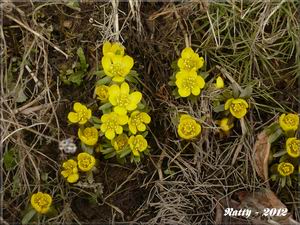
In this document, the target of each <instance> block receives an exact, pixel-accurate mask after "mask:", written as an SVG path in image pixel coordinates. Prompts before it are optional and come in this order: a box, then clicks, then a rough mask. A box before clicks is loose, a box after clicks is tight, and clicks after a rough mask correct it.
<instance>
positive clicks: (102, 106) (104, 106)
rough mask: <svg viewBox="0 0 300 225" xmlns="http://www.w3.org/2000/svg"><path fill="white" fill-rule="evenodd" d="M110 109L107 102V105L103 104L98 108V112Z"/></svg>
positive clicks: (110, 105)
mask: <svg viewBox="0 0 300 225" xmlns="http://www.w3.org/2000/svg"><path fill="white" fill-rule="evenodd" d="M111 107H112V104H110V103H109V102H107V103H105V104H103V105H101V106H100V107H99V110H102V111H103V110H105V109H109V108H111Z"/></svg>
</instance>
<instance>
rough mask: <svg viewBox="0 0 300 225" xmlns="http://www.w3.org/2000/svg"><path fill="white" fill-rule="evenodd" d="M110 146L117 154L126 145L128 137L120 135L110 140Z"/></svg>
mask: <svg viewBox="0 0 300 225" xmlns="http://www.w3.org/2000/svg"><path fill="white" fill-rule="evenodd" d="M111 144H112V146H113V147H114V149H115V150H116V151H117V153H118V152H120V151H122V150H123V149H124V148H125V147H126V146H127V145H128V136H127V135H126V134H120V135H118V136H117V137H115V138H114V139H112V141H111Z"/></svg>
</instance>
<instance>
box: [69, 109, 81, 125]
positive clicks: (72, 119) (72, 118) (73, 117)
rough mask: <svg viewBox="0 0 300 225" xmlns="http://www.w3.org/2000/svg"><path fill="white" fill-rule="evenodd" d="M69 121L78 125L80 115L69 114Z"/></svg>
mask: <svg viewBox="0 0 300 225" xmlns="http://www.w3.org/2000/svg"><path fill="white" fill-rule="evenodd" d="M68 120H69V121H70V122H71V123H78V121H79V119H78V114H77V113H74V112H69V114H68Z"/></svg>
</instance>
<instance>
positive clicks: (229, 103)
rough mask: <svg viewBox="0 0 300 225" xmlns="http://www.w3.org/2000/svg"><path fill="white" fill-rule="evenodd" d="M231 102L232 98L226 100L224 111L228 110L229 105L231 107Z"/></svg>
mask: <svg viewBox="0 0 300 225" xmlns="http://www.w3.org/2000/svg"><path fill="white" fill-rule="evenodd" d="M233 100H234V98H230V99H228V100H227V101H226V103H225V106H224V109H225V110H228V109H229V107H230V105H231V103H232V101H233Z"/></svg>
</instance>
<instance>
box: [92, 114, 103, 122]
mask: <svg viewBox="0 0 300 225" xmlns="http://www.w3.org/2000/svg"><path fill="white" fill-rule="evenodd" d="M91 121H92V122H93V123H101V119H99V118H98V117H96V116H92V118H91Z"/></svg>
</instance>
